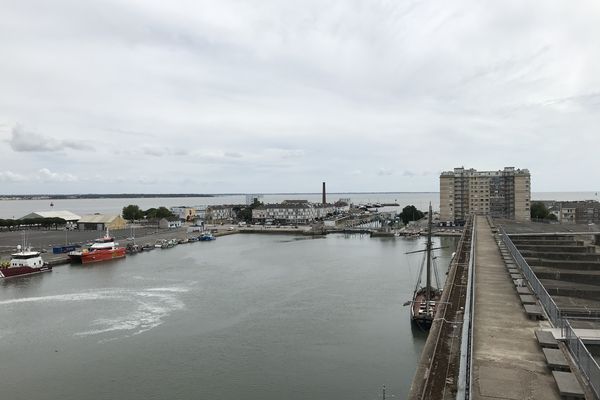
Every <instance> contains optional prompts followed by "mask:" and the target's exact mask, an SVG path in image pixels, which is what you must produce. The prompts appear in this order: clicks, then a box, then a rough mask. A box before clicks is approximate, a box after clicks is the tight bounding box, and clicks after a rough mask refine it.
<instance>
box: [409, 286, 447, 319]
mask: <svg viewBox="0 0 600 400" xmlns="http://www.w3.org/2000/svg"><path fill="white" fill-rule="evenodd" d="M441 297H442V292H441V291H440V290H437V289H433V288H430V298H429V304H427V291H426V289H425V288H421V289H419V290H417V291H416V292H415V295H414V297H413V301H412V305H411V308H410V317H411V320H412V322H414V323H415V324H417V325H419V327H420V328H423V329H429V328H430V327H431V324H432V323H433V319H434V317H435V312H436V310H437V307H438V305H439V301H440V298H441Z"/></svg>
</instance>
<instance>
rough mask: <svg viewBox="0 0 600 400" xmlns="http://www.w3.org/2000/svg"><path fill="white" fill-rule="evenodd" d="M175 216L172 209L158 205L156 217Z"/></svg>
mask: <svg viewBox="0 0 600 400" xmlns="http://www.w3.org/2000/svg"><path fill="white" fill-rule="evenodd" d="M173 217H175V214H173V213H172V212H171V210H169V209H168V208H167V207H162V206H161V207H158V208H157V209H156V218H167V219H169V218H173Z"/></svg>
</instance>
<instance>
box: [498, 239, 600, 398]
mask: <svg viewBox="0 0 600 400" xmlns="http://www.w3.org/2000/svg"><path fill="white" fill-rule="evenodd" d="M500 232H501V234H502V241H503V242H504V244H505V245H506V247H507V248H508V250H509V251H510V253H511V254H512V256H513V258H514V260H515V262H516V263H517V265H519V267H520V268H521V271H522V272H523V275H524V276H525V278H527V281H528V282H529V286H530V287H531V289H532V290H533V292H534V293H535V294H536V296H537V298H538V300H539V302H540V304H541V305H542V307H543V308H544V311H545V312H546V314H547V315H548V319H549V320H550V321H551V322H552V325H554V327H556V328H561V332H562V335H563V337H564V338H565V344H566V345H567V348H568V349H569V352H570V353H571V355H572V356H573V358H574V359H575V360H576V361H577V366H578V367H579V369H580V370H581V372H582V373H583V375H584V376H585V378H586V379H587V381H588V383H589V385H590V387H591V388H592V390H593V391H594V395H595V396H596V399H600V366H598V363H597V362H596V360H595V359H594V357H592V355H591V354H590V352H589V350H588V349H587V347H586V346H585V344H584V343H583V341H582V340H581V338H580V337H578V336H577V334H576V333H575V331H574V330H573V327H572V326H571V323H570V322H569V321H568V319H567V318H569V314H570V313H569V311H566V312H563V311H562V310H560V309H559V308H558V306H557V305H556V303H555V302H554V300H553V299H552V297H551V296H550V295H549V294H548V292H547V291H546V288H545V287H544V285H542V283H541V282H540V280H539V279H538V278H537V276H536V275H535V273H534V272H533V270H532V269H531V267H530V266H529V264H528V263H527V261H525V259H524V258H523V256H522V255H521V253H520V252H519V250H517V248H516V247H515V245H514V243H513V242H512V240H510V238H509V237H508V235H507V234H506V232H505V231H504V228H502V227H500ZM574 318H577V317H574ZM590 319H594V320H596V321H598V319H595V318H590Z"/></svg>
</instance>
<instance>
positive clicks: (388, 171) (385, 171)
mask: <svg viewBox="0 0 600 400" xmlns="http://www.w3.org/2000/svg"><path fill="white" fill-rule="evenodd" d="M393 173H394V171H393V170H391V169H389V168H379V169H378V170H377V175H379V176H390V175H392V174H393Z"/></svg>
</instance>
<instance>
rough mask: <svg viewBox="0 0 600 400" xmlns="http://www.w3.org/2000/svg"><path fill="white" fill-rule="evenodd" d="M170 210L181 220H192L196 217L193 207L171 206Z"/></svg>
mask: <svg viewBox="0 0 600 400" xmlns="http://www.w3.org/2000/svg"><path fill="white" fill-rule="evenodd" d="M171 212H172V213H173V214H175V215H176V216H177V217H178V218H179V219H180V220H182V221H193V220H195V219H196V218H197V215H196V208H195V207H185V206H177V207H171Z"/></svg>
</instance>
